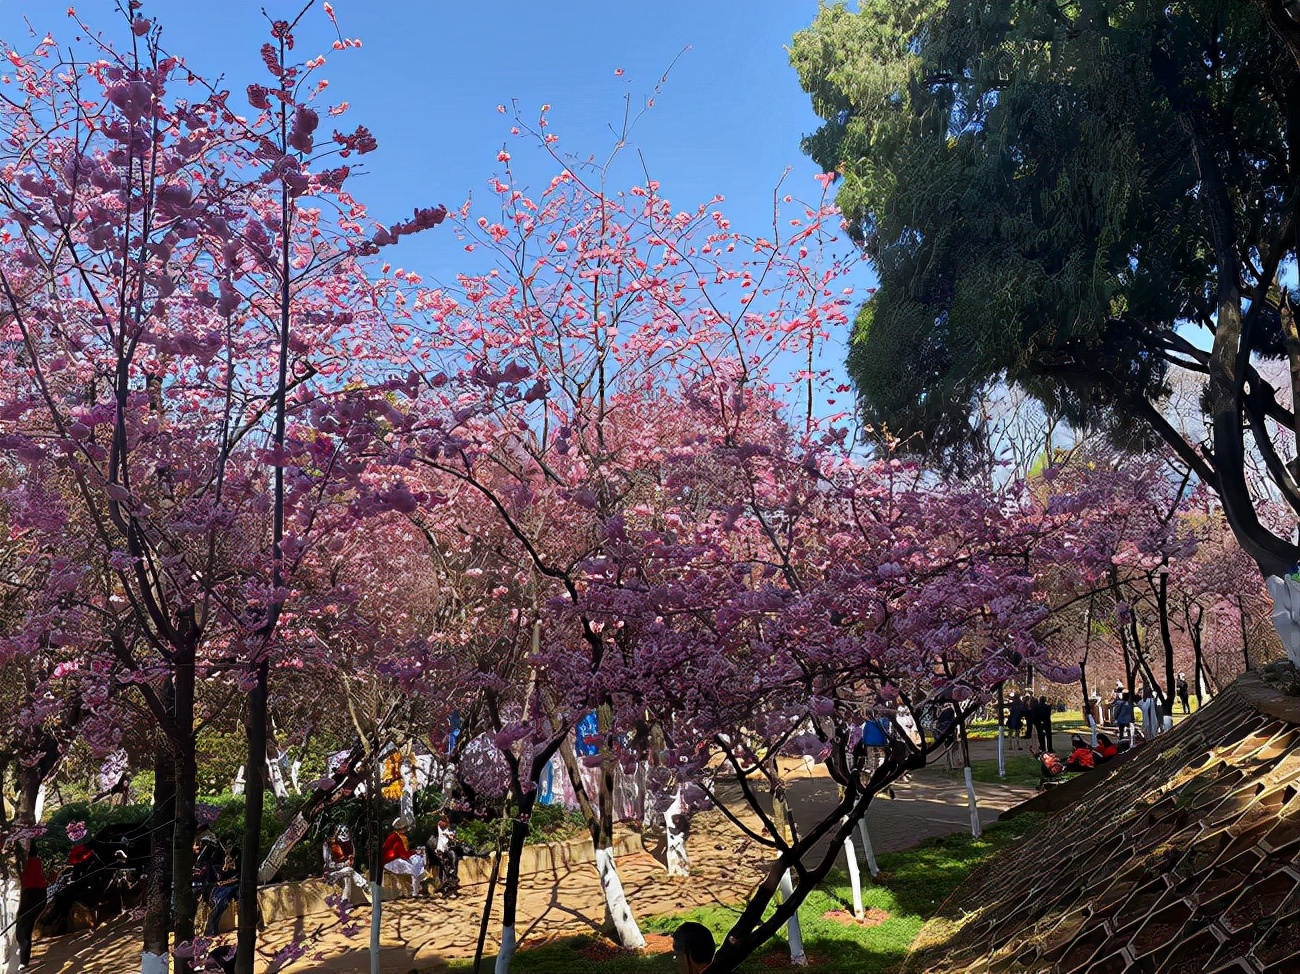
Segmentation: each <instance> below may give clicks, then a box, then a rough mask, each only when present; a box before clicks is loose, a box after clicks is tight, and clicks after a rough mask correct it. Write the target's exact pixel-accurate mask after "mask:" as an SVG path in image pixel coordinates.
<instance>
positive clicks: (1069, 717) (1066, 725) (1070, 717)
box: [966, 710, 1088, 744]
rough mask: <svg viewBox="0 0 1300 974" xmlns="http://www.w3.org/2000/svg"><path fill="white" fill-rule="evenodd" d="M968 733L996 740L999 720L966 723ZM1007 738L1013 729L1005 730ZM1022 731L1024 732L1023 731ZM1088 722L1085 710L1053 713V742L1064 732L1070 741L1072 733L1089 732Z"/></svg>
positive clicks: (1035, 736) (979, 738)
mask: <svg viewBox="0 0 1300 974" xmlns="http://www.w3.org/2000/svg"><path fill="white" fill-rule="evenodd" d="M966 733H967V734H968V735H969V736H970V738H971V740H975V741H994V740H997V736H998V722H997V721H996V720H972V721H971V722H970V723H969V724H967V725H966ZM1004 733H1005V734H1006V735H1007V740H1008V741H1009V740H1010V739H1011V731H1010V729H1007V730H1006V731H1005V732H1004ZM1021 733H1024V732H1023V731H1021ZM1087 733H1088V722H1087V721H1086V720H1084V719H1083V711H1081V710H1067V711H1065V712H1064V713H1060V714H1058V713H1053V714H1052V743H1054V744H1055V743H1056V738H1057V737H1058V736H1059V735H1061V734H1064V735H1065V739H1066V741H1067V742H1068V741H1069V739H1070V735H1071V734H1087ZM1029 739H1030V740H1034V741H1037V740H1038V738H1037V735H1036V734H1035V735H1031V737H1030V738H1029Z"/></svg>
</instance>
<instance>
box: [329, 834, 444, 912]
mask: <svg viewBox="0 0 1300 974" xmlns="http://www.w3.org/2000/svg"><path fill="white" fill-rule="evenodd" d="M408 828H409V823H408V822H407V820H406V818H405V817H403V816H399V817H398V818H397V819H396V820H395V821H394V822H393V825H392V830H391V831H390V832H389V833H388V836H387V837H386V838H385V839H384V844H383V846H382V848H381V849H380V856H379V859H380V865H381V867H382V868H383V870H384V871H385V872H389V873H392V874H394V875H396V876H406V877H408V878H409V879H410V883H411V895H412V896H419V895H421V894H422V893H423V892H424V882H425V878H426V873H427V872H430V871H433V873H434V877H435V878H436V879H437V880H438V891H439V892H440V893H442V895H443V896H456V895H458V894H459V892H460V876H459V869H460V853H461V848H460V844H459V843H458V842H457V841H456V832H455V830H454V829H453V828H452V827H451V822H450V820H448V819H447V818H445V817H444V818H441V819H439V820H438V827H437V828H436V829H435V830H434V832H433V834H432V835H431V836H429V841H428V842H427V843H426V844H425V847H424V848H423V849H413V848H412V847H411V843H410V840H409V838H408V837H407V829H408ZM322 854H323V857H324V860H325V878H326V879H327V880H329V881H330V882H332V883H336V884H338V885H339V886H342V887H343V895H344V896H346V897H348V898H351V896H352V890H353V889H354V888H357V889H360V890H362V891H364V890H365V888H366V885H367V881H366V878H365V876H363V875H362V874H361V873H360V872H358V870H357V868H356V848H355V847H354V846H353V844H352V832H351V830H350V829H349V828H348V827H347V826H346V825H339V826H336V827H335V829H334V831H333V832H332V833H331V834H330V837H329V838H328V839H326V840H325V844H324V848H323V849H322ZM362 897H363V898H364V897H365V894H364V892H362Z"/></svg>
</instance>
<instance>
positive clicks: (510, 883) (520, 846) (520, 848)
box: [496, 788, 537, 974]
mask: <svg viewBox="0 0 1300 974" xmlns="http://www.w3.org/2000/svg"><path fill="white" fill-rule="evenodd" d="M516 798H517V802H518V812H517V814H516V815H515V819H514V822H513V823H512V824H511V826H510V853H509V855H510V861H509V862H508V863H507V865H506V882H505V887H504V888H503V889H502V890H501V949H500V950H499V951H498V952H497V963H496V974H508V972H509V970H510V958H512V957H513V956H514V954H515V914H516V911H517V909H518V906H519V868H520V861H521V860H522V859H523V852H524V843H525V842H526V841H527V839H528V825H529V822H530V820H531V819H532V815H533V803H534V802H536V801H537V789H536V788H533V789H532V790H530V791H526V792H524V793H523V794H519V795H516Z"/></svg>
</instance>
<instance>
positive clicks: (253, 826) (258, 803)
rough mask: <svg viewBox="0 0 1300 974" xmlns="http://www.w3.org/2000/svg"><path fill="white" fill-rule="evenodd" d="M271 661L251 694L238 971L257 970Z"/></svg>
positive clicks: (263, 665) (243, 973)
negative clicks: (258, 907) (268, 691)
mask: <svg viewBox="0 0 1300 974" xmlns="http://www.w3.org/2000/svg"><path fill="white" fill-rule="evenodd" d="M269 671H270V665H269V664H268V663H267V661H266V660H263V661H262V662H260V663H258V664H257V677H256V683H254V685H253V692H252V693H251V694H250V695H249V698H248V716H247V719H246V722H245V725H244V726H245V733H246V734H247V737H248V755H247V761H248V765H247V767H248V772H247V774H246V776H245V777H246V778H247V781H246V782H245V784H244V837H243V843H242V846H241V850H242V852H241V856H240V862H241V864H242V867H243V868H242V871H241V872H240V874H239V903H238V910H239V938H238V941H237V945H236V948H235V972H236V974H253V963H254V959H255V956H256V952H257V867H258V864H259V863H260V862H261V861H262V807H263V804H264V801H265V796H266V775H265V774H264V773H263V768H264V767H265V765H266V684H267V679H268V677H269Z"/></svg>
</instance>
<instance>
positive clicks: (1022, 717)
mask: <svg viewBox="0 0 1300 974" xmlns="http://www.w3.org/2000/svg"><path fill="white" fill-rule="evenodd" d="M1052 710H1053V707H1052V705H1051V704H1050V703H1048V702H1047V697H1045V696H1040V697H1039V698H1038V699H1037V700H1035V699H1034V697H1033V694H1028V693H1027V694H1025V695H1024V696H1023V697H1022V696H1021V695H1020V694H1018V693H1013V694H1012V695H1011V705H1010V707H1009V708H1008V712H1007V729H1008V730H1009V731H1010V733H1011V738H1012V740H1013V741H1015V742H1017V743H1019V741H1020V740H1021V738H1022V736H1023V737H1024V738H1025V739H1029V738H1031V737H1033V735H1034V733H1035V732H1037V734H1038V749H1039V750H1040V751H1051V750H1052ZM1022 731H1023V735H1022V733H1021V732H1022Z"/></svg>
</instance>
